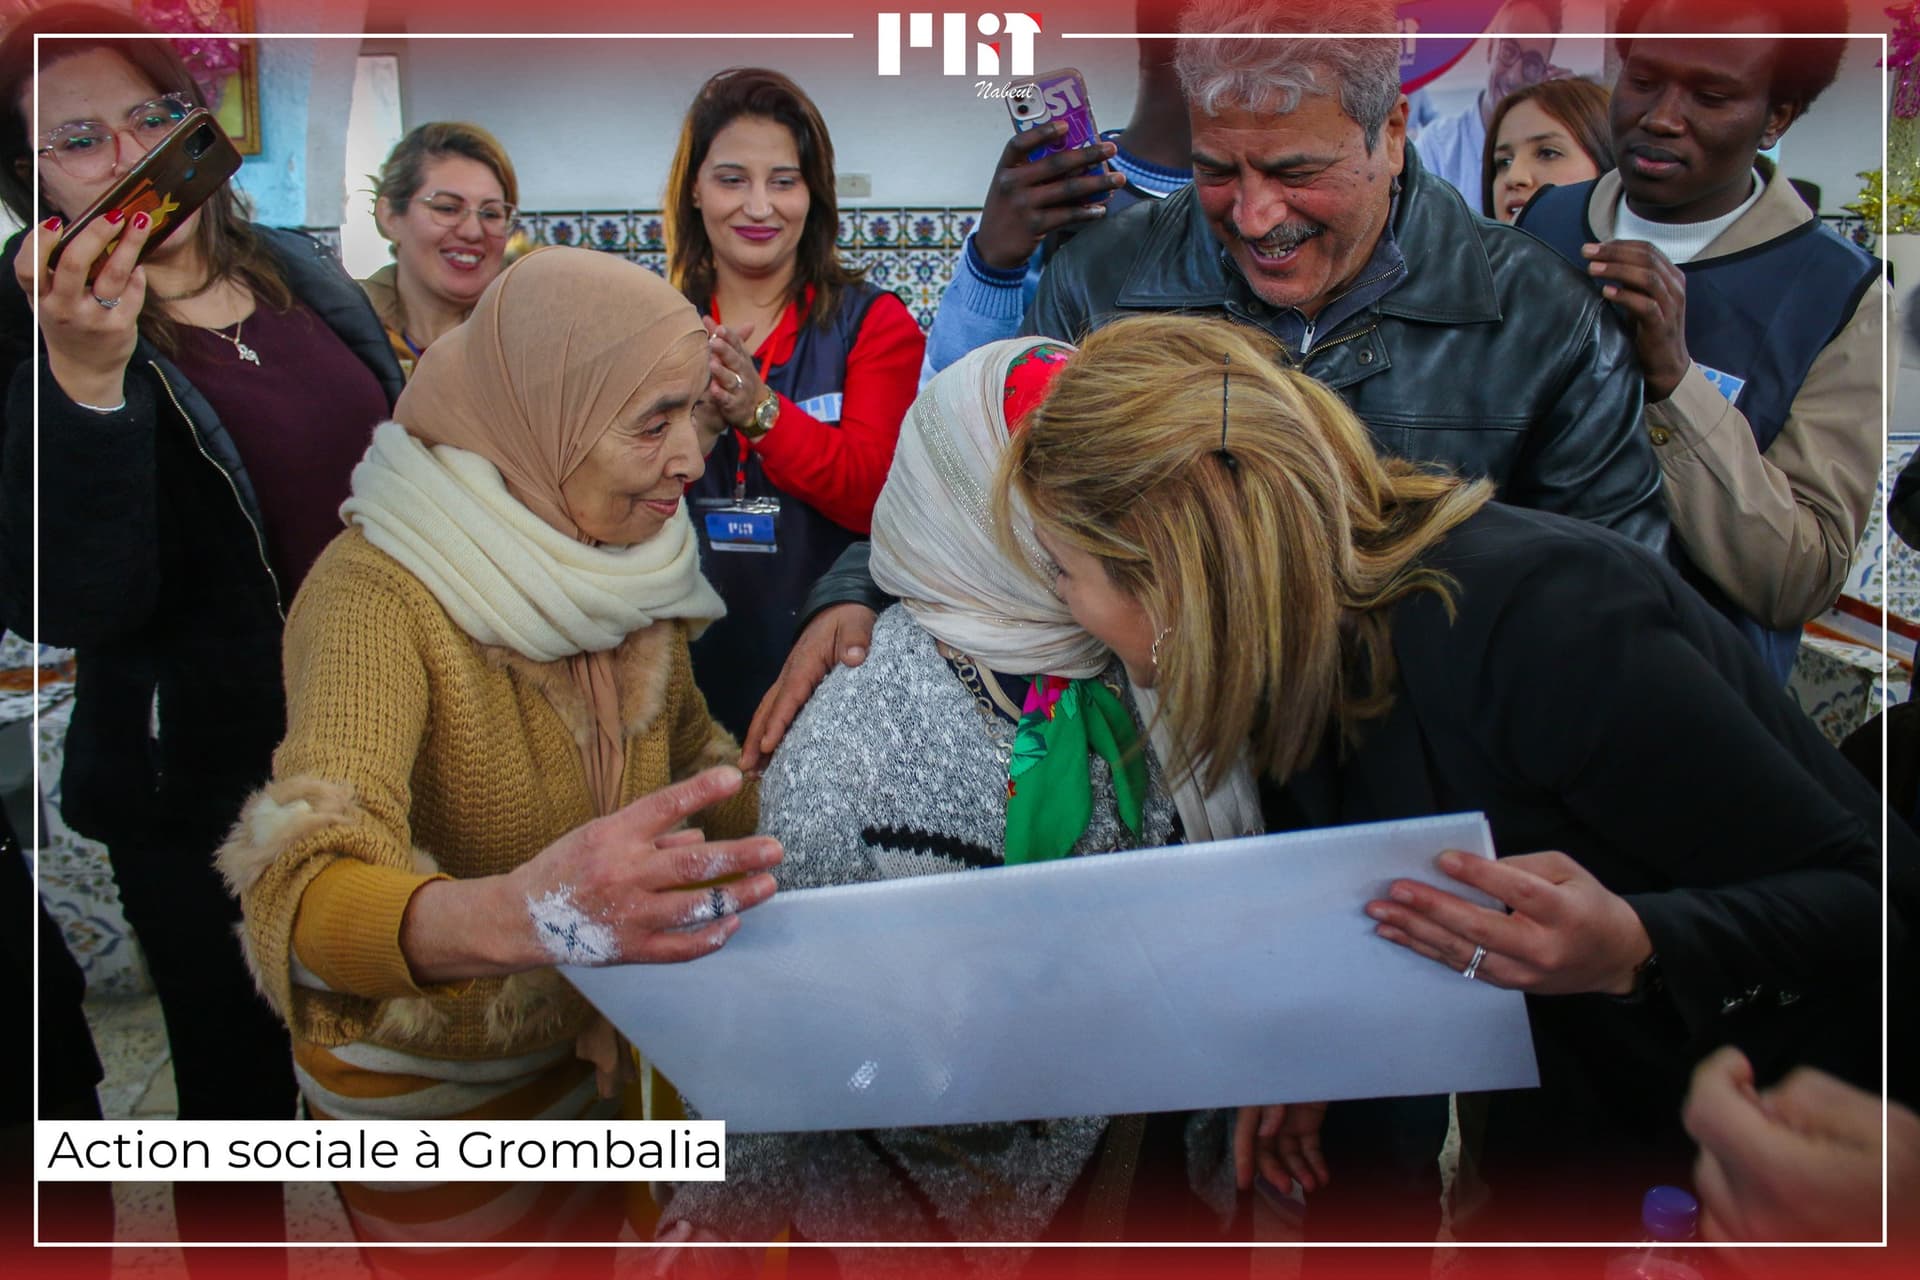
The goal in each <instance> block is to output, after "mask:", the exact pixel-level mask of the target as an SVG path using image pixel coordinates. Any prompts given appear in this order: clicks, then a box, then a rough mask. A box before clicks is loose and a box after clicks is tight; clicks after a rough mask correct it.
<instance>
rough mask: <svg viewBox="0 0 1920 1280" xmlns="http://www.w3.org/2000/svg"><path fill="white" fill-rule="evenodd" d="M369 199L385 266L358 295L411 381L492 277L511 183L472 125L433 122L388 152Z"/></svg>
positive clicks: (511, 217)
mask: <svg viewBox="0 0 1920 1280" xmlns="http://www.w3.org/2000/svg"><path fill="white" fill-rule="evenodd" d="M374 196H375V197H376V199H375V204H374V214H373V216H374V218H375V219H376V220H377V221H378V222H379V224H380V234H381V235H383V236H385V237H386V238H387V239H388V241H390V242H391V243H392V245H393V261H392V262H391V263H389V264H388V265H387V266H384V267H382V268H380V269H379V270H378V271H376V272H374V273H373V274H372V275H371V276H368V277H367V278H366V279H365V280H362V281H361V282H360V287H361V288H363V289H365V290H366V291H367V296H368V297H369V298H371V299H373V309H374V310H375V311H376V312H378V313H379V315H380V323H381V324H382V325H384V326H386V330H387V338H388V340H389V341H391V342H392V343H393V354H394V357H395V358H396V359H398V360H399V361H400V367H401V368H402V369H403V370H405V371H406V373H407V375H408V376H409V377H411V376H412V374H413V362H414V361H415V360H418V359H419V358H420V353H421V352H423V351H425V350H426V349H427V348H428V347H429V346H432V345H433V340H434V339H435V338H438V337H439V336H440V335H441V334H443V333H445V332H446V331H447V330H449V329H451V328H453V326H455V325H457V324H459V323H460V322H461V321H462V320H465V319H466V318H467V313H468V312H470V311H472V310H473V304H474V302H475V301H476V300H478V298H479V297H480V294H481V292H482V291H483V290H484V289H486V287H487V286H488V285H490V284H492V283H493V278H494V277H495V276H497V275H499V274H500V269H501V267H502V266H503V265H504V261H503V260H504V257H505V254H506V248H507V237H509V236H511V235H512V234H513V228H514V224H515V222H516V220H517V219H518V217H519V212H518V210H517V209H516V208H515V205H516V202H517V201H518V200H519V198H520V184H519V182H518V181H517V180H516V179H515V178H514V176H513V161H512V160H509V159H508V158H507V152H506V148H504V147H502V146H501V145H500V141H499V139H497V138H495V137H494V136H493V135H492V134H490V133H488V132H487V131H486V130H485V129H482V128H481V127H480V126H479V125H475V124H461V123H457V122H455V123H449V122H444V121H435V122H434V123H432V124H423V125H421V126H419V127H418V128H416V129H414V130H413V131H412V132H411V133H409V134H407V136H406V137H404V138H402V139H401V140H400V141H399V143H398V144H397V145H396V146H395V147H394V149H393V152H392V154H391V155H389V156H388V157H387V162H386V163H385V164H383V165H381V166H380V177H379V179H378V181H377V183H376V184H375V187H374Z"/></svg>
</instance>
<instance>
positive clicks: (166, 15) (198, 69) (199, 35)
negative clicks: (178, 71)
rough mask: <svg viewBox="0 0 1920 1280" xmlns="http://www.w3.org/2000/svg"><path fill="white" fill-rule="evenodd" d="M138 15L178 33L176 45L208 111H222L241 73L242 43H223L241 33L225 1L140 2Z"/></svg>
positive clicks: (154, 26) (155, 27) (158, 27)
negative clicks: (226, 93) (232, 80)
mask: <svg viewBox="0 0 1920 1280" xmlns="http://www.w3.org/2000/svg"><path fill="white" fill-rule="evenodd" d="M134 13H135V16H137V17H138V18H139V19H140V21H141V22H143V23H145V24H146V25H147V26H148V27H150V28H151V29H153V30H155V31H178V32H181V33H182V37H181V38H180V39H176V40H174V41H172V44H173V47H174V50H175V51H176V52H177V53H179V55H180V60H181V61H182V62H184V63H186V64H187V74H189V75H191V76H192V77H193V82H194V83H195V84H196V85H198V86H199V87H200V94H201V96H202V97H204V98H205V99H206V100H207V109H208V110H210V111H218V110H219V109H220V98H221V95H222V93H223V91H224V90H225V89H226V86H227V80H228V78H229V77H231V76H232V75H233V73H234V72H236V71H238V70H239V69H240V63H241V56H240V42H239V41H237V40H232V39H222V38H221V37H222V36H226V35H230V34H231V33H233V32H235V31H237V30H238V29H239V27H238V24H237V23H236V22H235V20H234V15H233V14H232V13H230V12H229V11H228V10H226V9H225V8H223V7H222V5H221V0H138V3H137V4H135V6H134Z"/></svg>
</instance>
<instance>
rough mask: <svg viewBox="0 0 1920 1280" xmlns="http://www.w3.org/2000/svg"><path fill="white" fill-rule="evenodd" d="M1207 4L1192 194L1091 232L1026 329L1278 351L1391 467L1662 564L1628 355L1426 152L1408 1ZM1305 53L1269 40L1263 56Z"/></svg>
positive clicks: (1058, 262) (1197, 19)
mask: <svg viewBox="0 0 1920 1280" xmlns="http://www.w3.org/2000/svg"><path fill="white" fill-rule="evenodd" d="M1301 8H1302V6H1300V5H1299V4H1297V3H1289V2H1288V0H1278V2H1276V0H1266V2H1265V3H1262V4H1254V5H1249V4H1248V3H1247V2H1246V0H1199V2H1198V3H1196V4H1195V5H1193V6H1191V7H1190V8H1189V9H1188V10H1187V11H1186V13H1185V15H1184V16H1183V17H1182V19H1181V29H1182V30H1183V31H1188V32H1207V33H1212V35H1213V38H1190V39H1185V40H1182V41H1181V43H1180V51H1179V54H1178V56H1177V57H1176V60H1175V66H1176V68H1177V70H1178V72H1179V75H1180V81H1181V86H1182V89H1183V91H1184V92H1185V94H1186V97H1187V106H1188V123H1189V126H1190V130H1191V134H1192V145H1193V175H1194V180H1193V185H1192V186H1191V187H1188V188H1184V189H1182V190H1180V191H1177V192H1175V193H1174V194H1172V195H1170V196H1168V197H1167V198H1166V199H1164V200H1160V201H1155V202H1153V203H1151V204H1143V205H1138V206H1135V207H1134V208H1131V209H1128V210H1126V211H1124V212H1122V213H1120V214H1118V215H1116V216H1114V217H1113V218H1110V219H1108V220H1106V221H1105V222H1103V223H1100V224H1098V225H1096V226H1093V227H1091V228H1090V229H1089V230H1087V231H1084V232H1082V233H1081V234H1080V235H1079V236H1078V237H1076V238H1075V239H1074V241H1073V242H1072V243H1070V244H1069V245H1067V246H1066V247H1065V248H1064V249H1063V250H1062V251H1061V252H1060V253H1059V254H1058V255H1056V256H1055V258H1054V260H1053V261H1052V262H1051V263H1049V264H1048V267H1047V271H1046V274H1045V275H1044V276H1043V277H1042V278H1041V281H1040V290H1039V293H1038V295H1037V296H1036V298H1035V299H1034V303H1033V305H1032V307H1031V308H1029V310H1028V312H1027V316H1026V320H1025V322H1024V327H1025V330H1026V331H1027V332H1029V333H1039V334H1047V335H1049V336H1053V337H1058V338H1063V339H1066V340H1069V341H1077V340H1079V339H1080V338H1082V337H1084V336H1085V335H1086V333H1087V332H1089V331H1090V330H1092V329H1095V328H1098V327H1099V326H1100V325H1102V324H1105V323H1106V322H1107V321H1109V320H1112V319H1115V318H1117V317H1119V316H1122V315H1126V314H1129V313H1133V312H1139V311H1184V312H1193V313H1200V314H1207V313H1224V314H1225V315H1227V316H1228V317H1230V318H1232V319H1235V320H1238V321H1240V322H1242V323H1245V324H1250V325H1253V326H1255V327H1257V328H1260V329H1263V330H1265V331H1266V332H1267V333H1269V334H1272V335H1273V336H1274V337H1275V338H1277V339H1279V341H1280V343H1281V344H1282V346H1283V347H1284V348H1285V350H1286V351H1287V352H1288V353H1289V358H1290V359H1291V360H1292V361H1293V362H1294V363H1295V364H1296V365H1298V366H1299V367H1300V368H1301V369H1303V370H1304V371H1306V372H1307V373H1310V374H1312V375H1313V376H1314V377H1316V378H1318V379H1320V380H1321V381H1322V382H1324V383H1326V384H1327V385H1329V386H1331V387H1333V388H1334V389H1335V390H1337V391H1339V392H1340V394H1341V395H1342V396H1344V397H1345V398H1346V400H1347V401H1348V403H1349V404H1351V405H1352V407H1353V409H1354V411H1355V412H1356V413H1358V414H1359V416H1360V417H1361V419H1362V420H1363V421H1365V422H1366V423H1367V425H1368V427H1369V428H1370V429H1371V430H1372V432H1373V436H1374V441H1375V443H1376V444H1377V445H1378V446H1379V447H1380V448H1381V449H1382V450H1383V451H1384V452H1387V453H1393V454H1399V455H1401V456H1404V457H1409V458H1414V459H1417V460H1422V461H1431V462H1438V463H1444V464H1447V465H1449V466H1451V467H1454V468H1456V469H1458V470H1460V471H1462V472H1464V473H1466V474H1469V475H1484V476H1488V477H1491V478H1492V479H1493V480H1494V481H1495V482H1496V483H1497V484H1498V486H1499V493H1500V497H1501V499H1502V500H1503V501H1506V502H1509V503H1513V504H1516V505H1519V506H1527V507H1536V508H1539V509H1542V510H1547V511H1554V512H1558V513H1560V514H1563V515H1568V516H1574V517H1578V518H1581V519H1585V520H1591V521H1593V522H1595V523H1598V524H1603V525H1606V526H1608V527H1610V528H1613V529H1615V530H1617V531H1619V532H1621V533H1623V534H1626V535H1627V536H1629V537H1632V538H1635V539H1637V540H1638V541H1640V542H1642V543H1645V544H1647V545H1649V546H1653V547H1655V548H1659V547H1661V546H1663V545H1664V543H1665V539H1666V533H1667V520H1666V515H1665V512H1664V510H1663V507H1662V504H1661V498H1660V473H1659V469H1658V467H1657V465H1656V463H1655V459H1654V456H1653V450H1652V447H1651V445H1650V444H1649V442H1648V440H1647V438H1646V436H1645V434H1644V432H1643V430H1642V428H1641V425H1640V410H1641V387H1640V384H1639V380H1638V379H1636V377H1635V376H1634V369H1635V366H1634V362H1633V348H1632V344H1631V343H1630V342H1629V340H1628V338H1627V336H1626V334H1625V332H1624V330H1623V329H1622V328H1621V326H1620V324H1619V323H1618V321H1617V320H1616V319H1615V318H1614V316H1613V315H1612V314H1611V312H1610V311H1609V309H1608V308H1607V307H1606V306H1605V305H1604V303H1602V302H1599V301H1597V300H1596V299H1595V298H1594V296H1593V294H1592V292H1591V290H1589V289H1585V288H1583V287H1582V281H1581V279H1580V276H1579V273H1578V272H1577V271H1574V270H1573V269H1572V268H1570V267H1569V266H1568V264H1567V263H1565V262H1562V261H1558V260H1556V255H1554V254H1552V253H1551V252H1548V251H1547V250H1546V247H1545V246H1544V245H1541V244H1540V243H1538V242H1537V241H1535V240H1533V239H1532V238H1531V237H1529V236H1527V235H1525V234H1523V233H1520V232H1516V231H1515V230H1514V229H1512V228H1511V227H1505V226H1501V225H1499V224H1496V223H1492V222H1488V221H1486V220H1485V219H1482V218H1478V217H1475V216H1474V215H1473V214H1471V213H1469V212H1468V210H1467V208H1466V206H1465V205H1464V204H1463V203H1462V202H1461V199H1460V197H1459V195H1458V194H1457V193H1456V192H1455V191H1454V190H1453V189H1452V188H1451V187H1450V186H1448V185H1447V184H1446V183H1444V182H1442V181H1440V180H1439V179H1438V178H1436V177H1435V176H1434V175H1432V174H1431V173H1429V172H1426V171H1425V170H1424V169H1423V168H1422V166H1421V163H1420V160H1419V157H1418V154H1417V150H1416V148H1415V147H1414V146H1412V145H1410V144H1409V143H1408V141H1407V106H1406V99H1405V98H1404V97H1402V96H1401V94H1400V66H1399V57H1400V46H1399V42H1398V40H1397V39H1395V38H1393V37H1392V36H1390V35H1389V36H1387V37H1386V38H1380V39H1371V38H1361V39H1344V40H1343V39H1329V38H1326V37H1325V36H1324V35H1320V34H1317V33H1326V32H1358V31H1380V32H1383V33H1391V32H1393V31H1395V25H1394V5H1393V3H1392V0H1326V2H1325V3H1322V4H1319V5H1316V6H1315V7H1314V9H1313V10H1312V12H1301V11H1300V10H1301ZM1275 32H1285V33H1289V34H1286V35H1282V36H1270V37H1269V38H1265V39H1260V38H1254V39H1249V38H1246V37H1247V36H1248V35H1249V34H1254V33H1275Z"/></svg>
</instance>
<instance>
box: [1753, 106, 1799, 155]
mask: <svg viewBox="0 0 1920 1280" xmlns="http://www.w3.org/2000/svg"><path fill="white" fill-rule="evenodd" d="M1799 118H1800V110H1799V108H1798V107H1795V106H1794V105H1793V104H1792V103H1790V102H1776V103H1774V104H1772V105H1771V106H1769V107H1768V108H1767V124H1766V128H1764V129H1763V130H1761V133H1760V149H1761V150H1762V151H1770V150H1772V149H1773V148H1774V147H1777V146H1779V145H1780V139H1781V138H1783V137H1785V136H1786V133H1787V130H1788V129H1790V128H1792V127H1793V122H1794V121H1795V120H1798V119H1799Z"/></svg>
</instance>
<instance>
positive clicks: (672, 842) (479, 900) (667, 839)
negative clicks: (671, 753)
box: [401, 767, 781, 982]
mask: <svg viewBox="0 0 1920 1280" xmlns="http://www.w3.org/2000/svg"><path fill="white" fill-rule="evenodd" d="M742 781H743V779H742V778H741V775H740V772H739V770H737V769H734V768H731V767H721V768H716V769H708V770H707V771H706V772H704V773H700V774H697V775H695V776H694V777H692V778H689V779H687V780H686V781H684V782H678V783H675V784H674V785H673V786H670V787H664V788H662V789H661V790H659V791H656V792H654V793H653V794H652V795H649V796H644V797H642V798H641V799H639V800H636V801H634V802H633V803H632V804H630V805H628V806H627V807H626V808H624V809H622V810H620V811H619V812H618V813H613V814H609V815H608V816H606V817H604V818H598V819H595V820H594V821H592V822H589V823H587V824H585V825H584V826H581V827H578V828H576V829H575V830H573V831H570V832H568V833H567V834H566V835H564V836H562V837H560V839H558V840H556V841H554V842H553V843H552V844H550V845H548V846H547V847H546V848H545V849H542V850H541V851H540V852H539V853H537V854H535V855H534V856H533V858H531V859H530V860H528V861H527V862H526V863H525V864H523V865H522V866H520V867H519V868H517V869H516V870H514V871H511V872H509V873H507V874H505V875H500V876H489V877H487V878H485V879H481V880H436V881H432V882H429V883H428V884H425V885H423V886H421V888H420V889H419V890H418V891H416V892H415V893H414V895H413V898H412V900H411V902H410V903H409V904H408V907H407V912H406V917H405V919H404V920H403V922H402V925H401V949H402V950H403V952H404V953H405V954H406V957H407V962H408V964H409V966H410V967H411V969H412V970H413V975H414V978H415V980H416V981H419V982H447V981H455V980H459V979H463V978H473V977H487V976H496V975H500V974H508V973H519V972H522V971H525V970H528V969H537V968H541V967H543V966H546V965H552V964H578V965H609V964H668V963H673V962H675V961H680V960H692V959H695V958H697V957H699V956H703V955H706V954H707V953H708V952H711V951H713V950H715V949H716V948H718V947H720V946H721V945H722V944H724V943H725V942H726V940H727V939H728V938H730V937H732V936H733V933H734V931H735V930H736V929H738V928H739V926H740V920H739V916H740V913H741V912H743V911H746V910H749V909H750V908H753V907H756V906H758V905H759V904H761V903H762V902H765V901H766V900H767V899H768V898H771V897H772V896H773V888H774V883H773V877H772V876H771V875H768V874H767V868H769V867H772V866H773V865H775V864H776V863H778V862H779V861H780V857H781V849H780V842H779V841H777V840H774V839H771V838H770V837H766V836H749V837H747V838H745V839H741V840H719V841H710V840H708V839H707V838H706V836H705V835H704V834H703V833H702V832H700V831H699V830H698V829H686V830H676V828H678V827H680V825H681V824H682V823H683V822H685V821H686V820H687V818H688V817H689V816H690V815H692V814H695V813H698V812H699V811H700V810H702V809H705V808H707V807H708V806H710V805H712V804H714V803H716V802H718V801H720V800H724V799H726V798H727V797H728V796H730V795H732V794H733V793H734V792H736V791H738V790H739V789H740V787H741V785H742Z"/></svg>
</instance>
